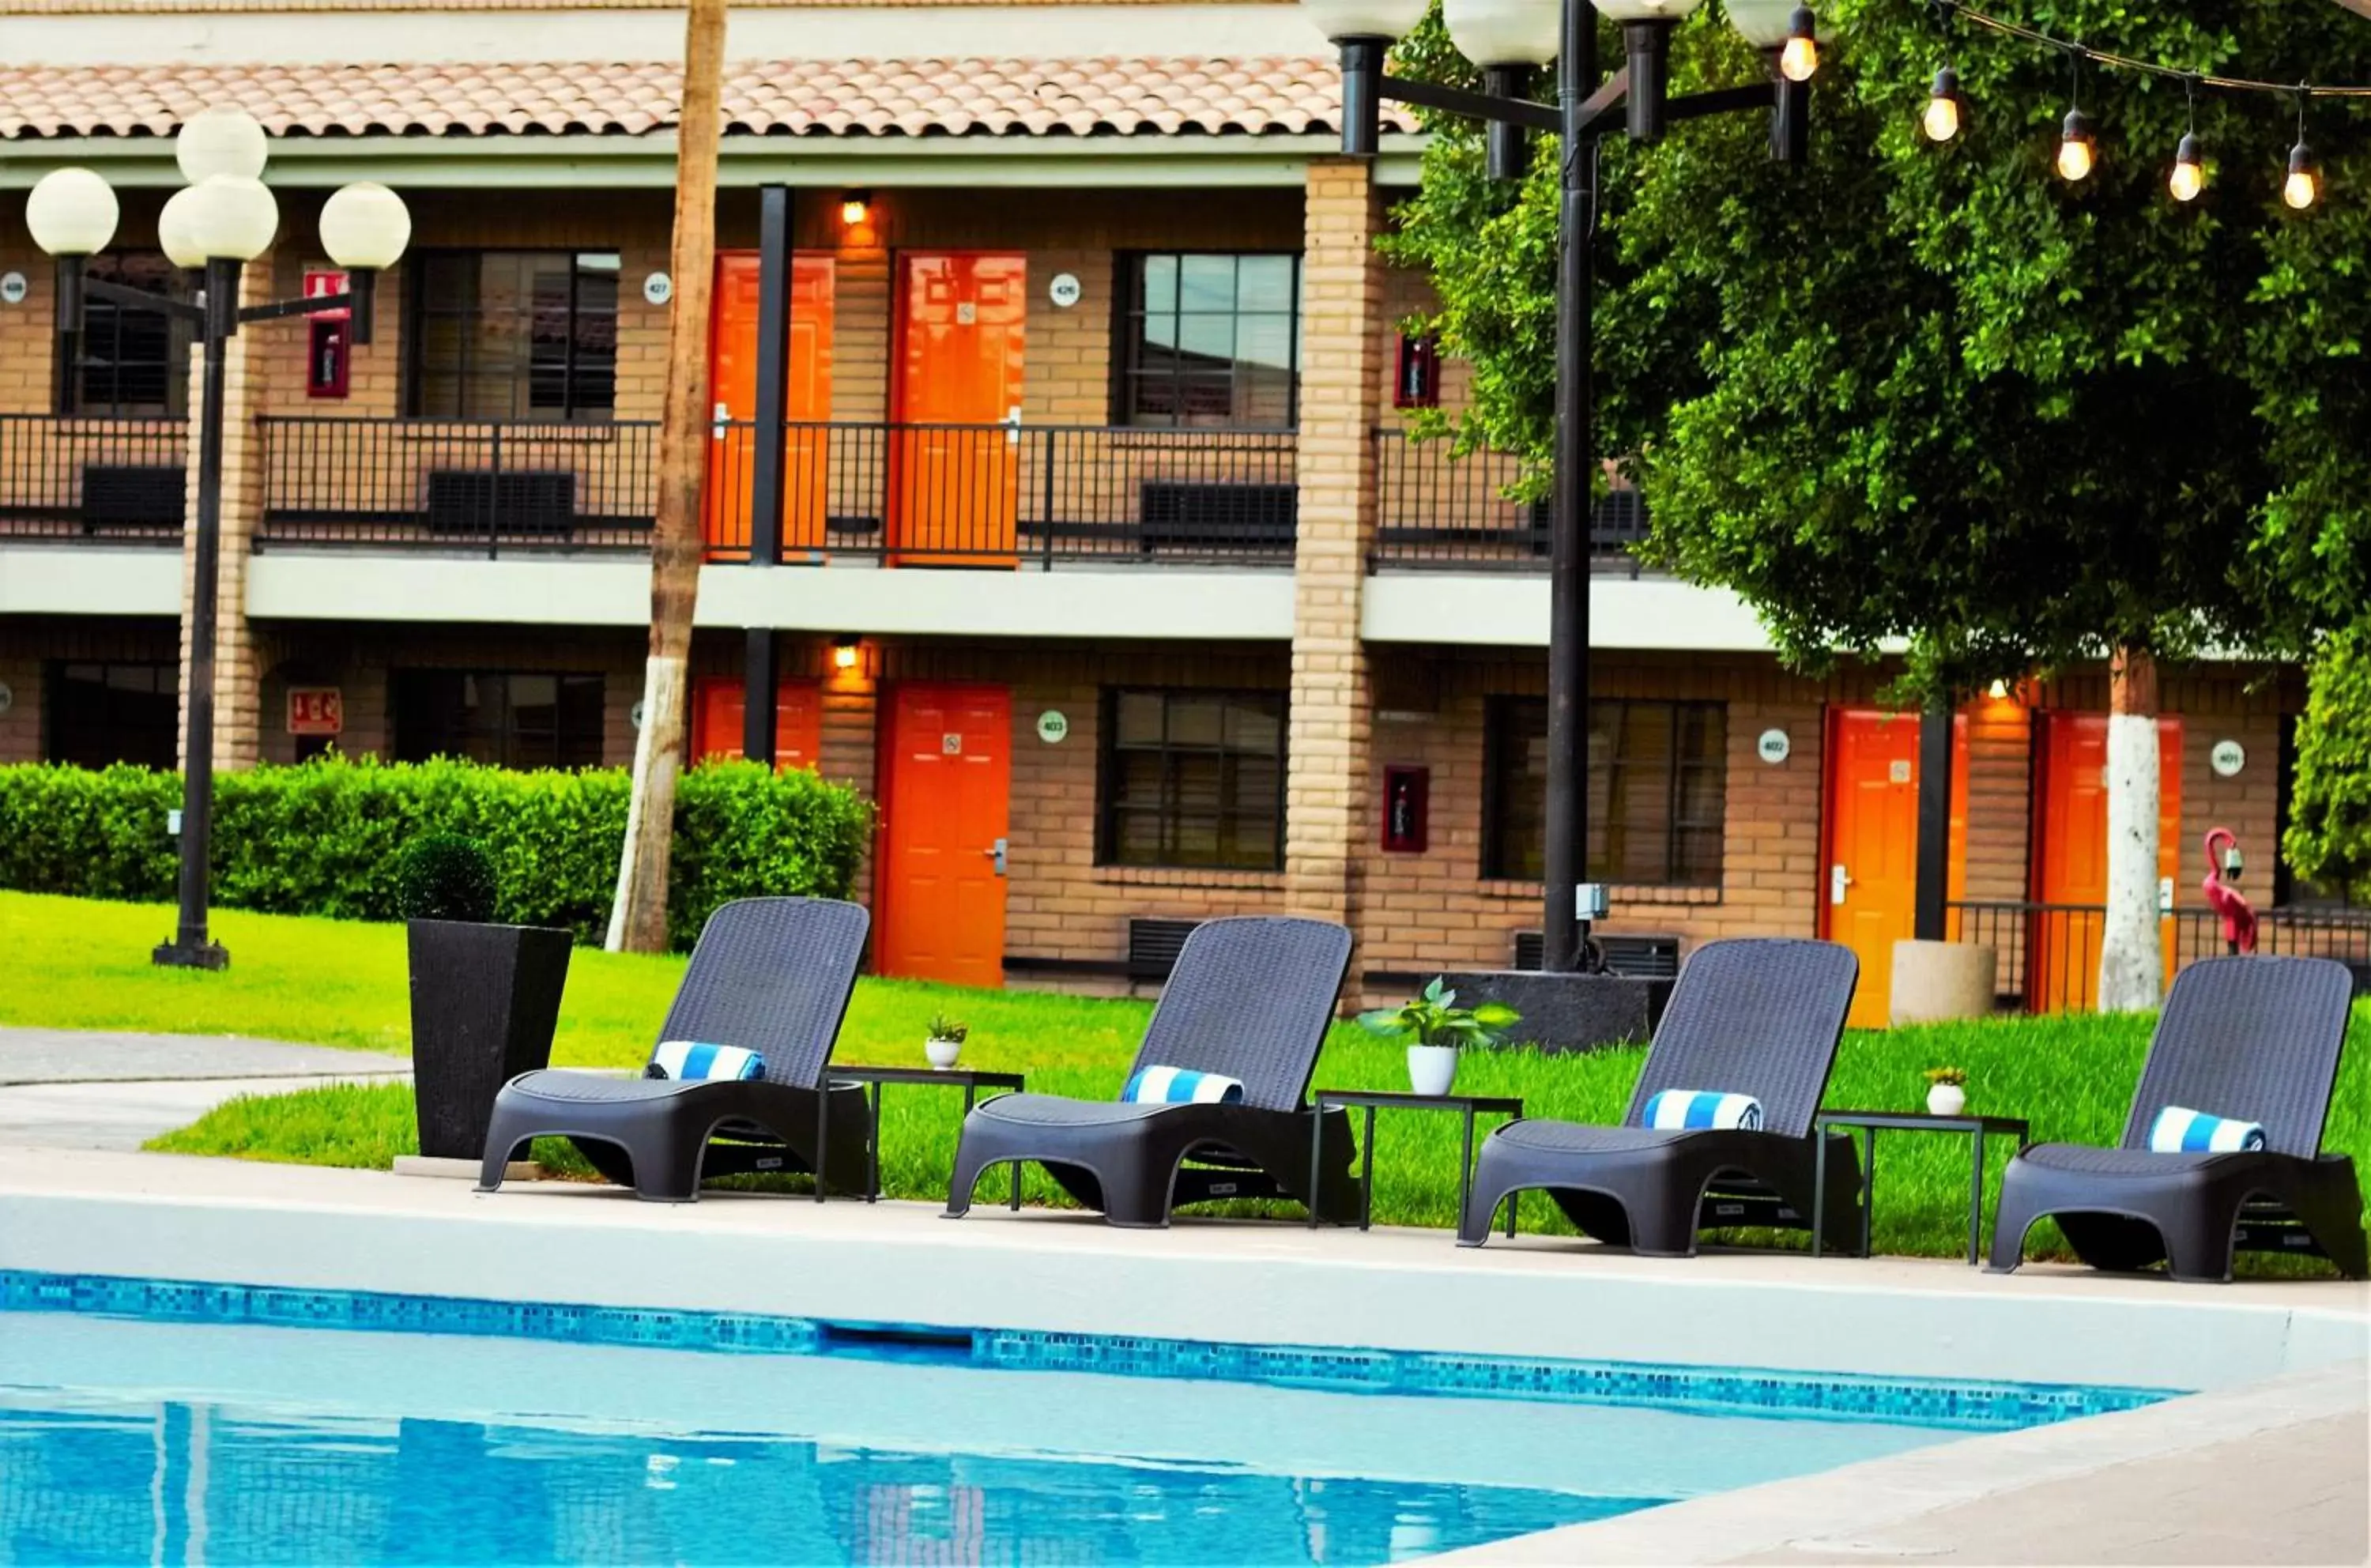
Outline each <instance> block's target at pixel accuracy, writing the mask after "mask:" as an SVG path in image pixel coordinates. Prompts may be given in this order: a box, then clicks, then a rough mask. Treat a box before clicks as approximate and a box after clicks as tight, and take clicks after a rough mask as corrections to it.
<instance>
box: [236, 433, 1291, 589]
mask: <svg viewBox="0 0 2371 1568" xmlns="http://www.w3.org/2000/svg"><path fill="white" fill-rule="evenodd" d="M261 422H262V436H263V454H264V502H263V508H264V509H263V528H262V534H261V538H262V541H263V542H264V544H265V545H266V546H267V547H268V546H270V545H272V544H286V543H319V544H371V545H415V546H422V547H428V548H454V547H457V546H459V547H467V548H480V549H483V550H485V551H486V552H487V553H488V554H490V555H498V554H503V553H505V552H511V553H515V552H519V551H522V550H535V549H549V548H616V547H639V546H641V545H642V544H644V543H645V542H646V540H647V537H648V534H649V530H650V526H651V522H652V518H653V514H654V513H655V511H656V497H657V478H656V455H657V431H656V428H655V427H654V426H653V425H651V424H649V423H647V422H627V421H615V422H611V423H607V424H597V425H518V424H503V423H491V422H465V421H415V420H332V419H266V420H264V421H261ZM1297 455H1298V444H1297V441H1296V438H1295V436H1294V433H1293V432H1290V431H1245V430H1137V429H1125V428H1110V427H1082V426H1038V427H1025V426H1020V425H1010V424H992V425H924V424H889V423H858V422H834V423H800V424H793V425H792V426H790V427H789V429H788V431H787V432H786V435H785V439H784V451H783V467H784V483H783V490H784V495H783V506H782V528H781V535H782V558H783V559H786V560H791V561H819V560H823V559H828V558H831V557H835V556H845V557H855V558H861V559H879V560H885V561H886V562H888V563H890V564H893V565H894V564H923V565H949V566H952V565H974V566H989V567H994V566H1003V567H1012V566H1017V565H1043V566H1049V567H1050V566H1051V565H1053V564H1054V563H1055V562H1057V561H1063V560H1078V559H1151V560H1219V561H1257V562H1265V563H1271V564H1285V563H1289V562H1290V560H1291V559H1292V551H1293V540H1294V533H1295V523H1296V518H1297V514H1298V510H1299V499H1298V498H1299V491H1298V489H1297V487H1296V484H1295V480H1294V466H1295V463H1296V460H1297ZM756 458H757V432H756V429H755V427H754V426H753V425H751V424H747V423H719V424H717V425H715V426H713V427H711V432H710V443H709V465H708V473H707V475H706V480H705V486H704V494H703V501H702V506H703V510H704V517H703V527H704V530H705V532H706V536H707V538H708V541H709V551H710V555H711V559H718V560H746V559H748V555H749V543H750V537H751V527H750V522H751V515H752V507H753V503H754V491H755V481H756V467H757V463H756Z"/></svg>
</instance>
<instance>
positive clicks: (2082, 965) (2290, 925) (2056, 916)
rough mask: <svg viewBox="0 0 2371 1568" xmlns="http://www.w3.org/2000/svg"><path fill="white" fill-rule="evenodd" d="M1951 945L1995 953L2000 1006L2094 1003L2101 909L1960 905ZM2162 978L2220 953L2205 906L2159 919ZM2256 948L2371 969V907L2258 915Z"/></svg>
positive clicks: (2219, 935) (2034, 1008)
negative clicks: (1970, 945)
mask: <svg viewBox="0 0 2371 1568" xmlns="http://www.w3.org/2000/svg"><path fill="white" fill-rule="evenodd" d="M1949 912H1950V927H1949V935H1950V939H1951V940H1953V941H1963V942H1971V943H1973V944H1975V945H1977V946H1980V947H1989V948H1991V949H1992V950H1993V951H1994V952H1995V954H1996V955H1997V963H1998V965H1999V967H1998V969H1997V971H1996V972H1995V974H1996V978H1995V990H1996V991H1997V992H1998V995H1999V1000H2000V1001H2001V1002H2002V1003H2003V1004H2004V1005H2006V1006H2010V1007H2021V1008H2023V1009H2026V1010H2027V1011H2029V1012H2065V1011H2068V1010H2070V1009H2076V1010H2079V1009H2085V1008H2088V1007H2091V1006H2093V1005H2094V1003H2095V1002H2096V1001H2097V999H2098V994H2099V991H2098V987H2099V941H2100V938H2101V936H2102V935H2103V934H2104V932H2105V930H2106V928H2107V917H2108V912H2107V910H2106V908H2105V907H2104V906H2102V905H2097V904H2039V903H2031V902H2023V901H1989V902H1987V901H1963V902H1960V903H1955V904H1953V905H1950V906H1949ZM2159 930H2160V932H2161V933H2162V940H2164V942H2165V944H2166V948H2165V951H2166V974H2167V976H2168V978H2171V976H2172V975H2173V974H2176V973H2178V972H2179V971H2180V968H2181V966H2182V965H2184V964H2187V963H2192V962H2193V961H2195V960H2198V959H2201V958H2212V957H2214V956H2215V955H2216V954H2218V953H2221V952H2224V951H2226V946H2225V943H2224V939H2223V927H2222V922H2221V921H2220V920H2219V919H2218V918H2217V917H2216V916H2215V912H2214V911H2213V910H2211V909H2205V908H2199V907H2190V908H2182V909H2177V910H2175V911H2174V912H2173V913H2172V914H2170V915H2167V916H2164V917H2162V918H2161V919H2160V921H2159ZM2256 951H2258V952H2268V953H2296V954H2300V955H2303V956H2307V957H2314V958H2334V959H2337V960H2339V961H2340V962H2342V963H2352V964H2354V965H2356V966H2357V967H2358V968H2361V967H2371V909H2342V908H2321V907H2315V906H2310V905H2306V906H2298V907H2294V908H2276V909H2263V910H2259V911H2258V912H2257V915H2256Z"/></svg>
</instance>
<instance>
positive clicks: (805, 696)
mask: <svg viewBox="0 0 2371 1568" xmlns="http://www.w3.org/2000/svg"><path fill="white" fill-rule="evenodd" d="M747 686H748V683H746V681H744V680H742V679H741V677H740V676H738V675H702V676H701V677H700V679H698V680H696V681H694V682H693V683H692V686H691V759H692V761H694V762H706V761H708V760H710V759H711V758H712V757H737V756H739V755H741V724H742V721H743V719H744V718H746V715H747V712H748V705H747V703H746V701H745V700H744V698H743V695H742V694H743V693H744V692H745V691H746V689H747ZM822 759H823V693H822V691H821V690H820V688H818V687H817V686H815V683H814V682H813V681H784V682H783V683H782V684H781V686H780V687H779V688H778V689H777V690H776V692H775V694H774V766H775V767H817V766H819V765H820V763H821V762H822Z"/></svg>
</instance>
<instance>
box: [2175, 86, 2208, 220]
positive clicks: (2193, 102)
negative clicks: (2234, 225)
mask: <svg viewBox="0 0 2371 1568" xmlns="http://www.w3.org/2000/svg"><path fill="white" fill-rule="evenodd" d="M2197 82H2198V79H2197V78H2196V77H2194V76H2193V77H2192V78H2190V79H2189V80H2187V81H2185V82H2184V83H2183V84H2182V86H2183V87H2184V88H2185V89H2187V90H2188V92H2189V96H2190V102H2189V110H2190V119H2189V123H2188V128H2187V129H2185V130H2184V131H2183V132H2182V133H2181V144H2180V146H2177V147H2176V148H2174V150H2173V173H2172V174H2170V175H2169V176H2168V177H2167V179H2166V182H2165V183H2166V189H2168V190H2171V191H2172V192H2173V199H2174V200H2175V201H2177V202H2194V201H2196V200H2197V199H2198V193H2199V192H2200V191H2202V190H2205V189H2206V160H2205V157H2204V156H2203V154H2202V153H2201V151H2200V148H2199V145H2198V85H2197Z"/></svg>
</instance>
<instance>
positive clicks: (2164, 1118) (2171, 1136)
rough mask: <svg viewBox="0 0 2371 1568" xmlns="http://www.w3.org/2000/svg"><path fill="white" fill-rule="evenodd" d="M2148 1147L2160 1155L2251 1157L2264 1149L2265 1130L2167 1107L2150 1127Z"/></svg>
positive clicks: (2257, 1125)
mask: <svg viewBox="0 0 2371 1568" xmlns="http://www.w3.org/2000/svg"><path fill="white" fill-rule="evenodd" d="M2148 1146H2149V1147H2150V1148H2152V1149H2154V1150H2156V1151H2157V1153H2159V1154H2238V1153H2240V1152H2242V1151H2245V1152H2247V1153H2250V1154H2253V1153H2256V1152H2259V1151H2261V1149H2262V1148H2263V1147H2264V1129H2263V1125H2262V1124H2261V1123H2257V1122H2234V1121H2231V1120H2229V1119H2228V1118H2226V1117H2222V1116H2209V1115H2208V1114H2207V1113H2205V1112H2203V1111H2185V1110H2183V1109H2182V1108H2181V1107H2180V1106H2179V1105H2169V1106H2167V1107H2166V1108H2165V1109H2164V1110H2162V1111H2159V1112H2158V1113H2157V1120H2156V1121H2154V1122H2152V1123H2150V1124H2149V1139H2148Z"/></svg>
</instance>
